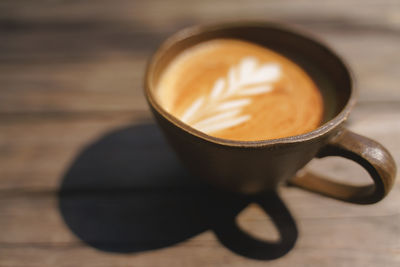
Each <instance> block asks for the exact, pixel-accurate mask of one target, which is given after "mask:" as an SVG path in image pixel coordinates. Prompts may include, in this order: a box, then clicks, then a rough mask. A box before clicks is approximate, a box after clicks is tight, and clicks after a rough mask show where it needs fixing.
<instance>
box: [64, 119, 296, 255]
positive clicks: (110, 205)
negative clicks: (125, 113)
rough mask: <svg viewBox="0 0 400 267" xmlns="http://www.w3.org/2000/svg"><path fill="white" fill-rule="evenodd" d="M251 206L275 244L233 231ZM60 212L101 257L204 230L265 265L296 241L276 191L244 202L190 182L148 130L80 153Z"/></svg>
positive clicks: (129, 131)
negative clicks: (269, 225) (259, 211)
mask: <svg viewBox="0 0 400 267" xmlns="http://www.w3.org/2000/svg"><path fill="white" fill-rule="evenodd" d="M253 202H256V203H258V204H259V205H260V206H261V207H262V208H263V209H264V211H265V212H266V213H267V214H268V215H269V216H270V217H271V219H272V221H273V222H274V224H275V226H276V228H277V230H278V232H279V234H280V240H279V241H277V242H267V241H263V240H258V239H255V238H253V237H251V236H250V235H248V234H247V233H245V232H243V231H241V230H240V228H239V227H238V226H237V225H236V223H235V218H236V216H237V215H238V214H239V213H240V212H241V211H242V210H243V209H244V208H245V207H246V206H247V205H248V204H250V203H253ZM59 209H60V213H61V215H62V217H63V219H64V221H65V223H66V224H67V226H68V227H69V228H70V230H71V231H72V232H73V233H74V234H75V235H77V236H78V237H79V238H80V239H81V240H82V241H84V242H85V243H86V244H88V245H90V246H92V247H94V248H97V249H100V250H103V251H108V252H119V253H132V252H140V251H147V250H154V249H158V248H164V247H168V246H171V245H174V244H176V243H179V242H182V241H184V240H186V239H188V238H190V237H193V236H195V235H197V234H199V233H202V232H204V231H206V230H210V229H211V230H212V231H214V233H215V234H216V236H217V238H218V240H219V241H220V242H221V243H222V244H223V245H224V246H226V247H227V248H229V249H231V250H232V251H234V252H236V253H237V254H240V255H242V256H245V257H249V258H254V259H265V260H267V259H275V258H279V257H281V256H283V255H285V254H286V253H287V252H289V251H290V250H291V249H292V248H293V246H294V244H295V242H296V239H297V236H298V232H297V228H296V224H295V221H294V219H293V218H292V216H291V214H290V212H289V211H288V209H287V208H286V206H285V204H284V203H283V202H282V201H281V199H280V198H279V196H278V195H277V194H276V193H275V192H269V193H268V192H267V193H264V194H261V195H258V196H244V195H239V194H235V193H230V192H226V191H222V190H219V189H216V188H214V187H211V186H209V185H208V184H206V183H204V182H203V181H202V180H200V179H198V178H196V177H194V176H191V175H190V174H189V173H188V172H187V171H186V170H185V169H184V168H183V166H182V165H181V163H180V162H179V160H178V159H177V158H176V156H175V154H174V152H173V151H172V150H171V148H170V147H169V146H168V144H167V143H166V141H165V140H164V138H163V136H162V135H161V133H160V131H159V129H158V128H157V126H156V125H154V124H139V125H134V126H129V127H126V128H122V129H118V130H114V131H112V132H110V133H108V134H106V135H104V136H102V137H101V138H100V139H98V140H96V141H95V142H94V143H92V144H89V145H88V146H87V147H85V148H84V149H83V150H82V151H81V152H80V154H79V155H78V156H77V157H76V159H75V160H74V162H73V163H72V165H71V166H70V167H69V169H68V170H67V171H66V173H65V175H64V177H63V179H62V181H61V187H60V190H59Z"/></svg>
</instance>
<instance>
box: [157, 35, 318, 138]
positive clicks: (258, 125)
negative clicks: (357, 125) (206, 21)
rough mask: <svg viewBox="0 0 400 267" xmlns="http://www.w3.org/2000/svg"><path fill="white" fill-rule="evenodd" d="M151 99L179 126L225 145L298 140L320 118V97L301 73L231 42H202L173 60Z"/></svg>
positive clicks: (266, 52) (272, 55)
mask: <svg viewBox="0 0 400 267" xmlns="http://www.w3.org/2000/svg"><path fill="white" fill-rule="evenodd" d="M156 97H157V100H158V102H159V103H160V105H161V106H162V107H163V108H164V109H165V110H167V111H168V112H169V113H171V114H172V115H174V116H175V117H177V118H179V119H180V120H181V121H183V122H184V123H186V124H188V125H190V126H191V127H193V128H195V129H197V130H199V131H202V132H204V133H206V134H209V135H212V136H215V137H219V138H224V139H230V140H240V141H256V140H266V139H275V138H282V137H288V136H294V135H299V134H303V133H306V132H309V131H312V130H314V129H315V128H317V127H318V126H319V125H320V123H321V120H322V116H323V101H322V97H321V94H320V92H319V90H318V88H317V86H316V85H315V84H314V82H313V81H312V79H311V78H310V77H309V76H308V74H307V73H306V72H305V71H304V70H303V69H301V68H300V67H299V66H298V65H296V64H295V63H294V62H293V61H291V60H290V59H288V58H286V57H284V56H282V55H280V54H278V53H276V52H274V51H272V50H270V49H267V48H265V47H263V46H260V45H257V44H254V43H250V42H245V41H241V40H236V39H214V40H211V41H206V42H202V43H200V44H197V45H195V46H193V47H191V48H189V49H186V50H185V51H184V52H182V53H181V54H179V55H178V56H177V57H176V58H175V59H173V60H172V62H171V63H170V64H169V66H168V67H167V68H166V69H165V70H164V72H163V73H162V75H161V77H160V80H159V82H158V84H157V88H156Z"/></svg>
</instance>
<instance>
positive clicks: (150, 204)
mask: <svg viewBox="0 0 400 267" xmlns="http://www.w3.org/2000/svg"><path fill="white" fill-rule="evenodd" d="M248 18H251V19H272V20H279V21H283V22H286V23H290V24H292V25H295V26H299V27H302V28H303V29H305V30H308V31H310V32H312V33H314V34H315V35H317V36H319V37H320V38H322V39H324V40H325V41H326V42H328V43H329V44H330V45H331V46H332V47H333V48H334V49H335V50H336V51H338V52H339V54H342V55H343V57H344V58H346V59H347V60H348V62H349V64H350V66H351V67H352V69H353V70H354V73H355V76H356V78H357V79H358V88H359V101H358V104H357V106H356V107H355V109H354V112H353V114H352V117H351V118H350V121H349V127H350V128H351V129H352V130H354V131H356V132H358V133H360V134H363V135H367V136H369V137H371V138H373V139H376V140H377V141H379V142H381V143H382V144H383V145H385V146H386V147H387V148H388V149H389V150H390V151H391V152H392V154H393V156H394V157H395V160H396V162H397V164H398V165H400V139H399V138H400V91H399V78H400V2H399V1H398V0H392V1H390V0H388V1H371V0H368V1H361V0H360V1H357V0H346V1H344V0H337V1H330V2H325V1H324V2H323V1H261V0H259V1H246V2H245V1H228V0H223V1H211V0H203V1H196V2H194V1H193V2H192V1H178V0H173V1H164V0H157V1H125V0H118V1H106V0H98V1H13V0H5V1H1V2H0V266H2V267H3V266H263V265H268V266H335V267H338V266H363V267H367V266H393V267H395V266H400V179H399V177H398V179H397V183H396V185H395V187H394V189H393V191H392V192H391V193H390V195H389V196H388V197H387V198H386V199H384V200H383V201H381V202H379V203H377V204H375V205H370V206H360V205H354V204H347V203H343V202H339V201H335V200H332V199H328V198H324V197H321V196H318V195H315V194H312V193H308V192H305V191H302V190H300V189H297V188H290V187H284V188H281V189H280V191H279V192H278V193H279V196H280V197H278V196H274V195H271V196H265V197H266V198H267V199H266V201H270V202H269V203H271V205H270V206H269V208H270V214H269V216H266V215H265V214H264V212H263V211H262V210H261V209H260V208H259V207H258V206H257V205H255V204H249V205H248V200H246V199H243V198H241V197H237V196H230V195H226V196H225V195H224V197H221V196H222V195H223V193H221V194H222V195H221V194H220V195H219V194H215V192H214V191H212V190H211V189H209V188H208V187H207V186H206V185H204V184H202V183H201V182H198V181H195V179H192V177H190V175H189V174H187V173H186V172H185V171H184V170H183V169H182V166H181V165H180V164H179V162H178V161H177V160H176V159H175V156H174V154H173V153H172V152H171V150H170V149H169V147H168V146H167V145H166V144H165V142H164V140H163V139H162V137H161V135H160V133H159V131H158V129H157V128H156V126H155V125H154V123H153V120H152V118H151V115H150V113H149V109H148V107H147V105H146V102H145V100H144V97H143V94H142V78H143V72H144V67H145V64H146V61H147V60H148V58H149V56H150V55H151V53H152V52H153V51H154V50H155V48H156V47H157V45H158V44H159V43H160V42H161V41H162V40H163V39H164V38H165V37H167V36H168V35H170V34H171V33H173V32H175V31H176V30H178V29H181V28H182V27H184V26H188V25H194V24H199V23H210V22H217V21H224V20H229V19H248ZM150 162H153V163H154V164H150ZM309 168H311V169H313V170H314V171H316V172H321V173H324V174H328V175H331V176H334V177H336V178H338V179H339V178H340V177H342V178H349V179H350V178H351V179H352V180H353V179H354V180H356V182H358V180H359V179H358V178H359V177H363V178H365V176H366V174H365V172H364V171H363V170H361V168H360V167H358V166H356V165H355V164H353V163H350V162H348V161H346V160H343V159H335V158H329V159H324V160H320V161H318V162H317V161H313V162H312V163H311V166H310V167H309ZM365 180H366V178H365ZM363 181H364V179H361V182H363ZM280 199H282V200H283V201H284V203H285V205H286V207H287V208H288V209H289V210H290V212H291V214H292V216H293V218H294V220H295V223H296V225H297V230H296V228H295V226H294V225H293V224H291V223H290V220H289V221H287V220H286V221H282V223H281V224H279V225H278V226H276V227H274V226H273V223H272V220H271V218H274V219H276V216H278V219H279V216H282V214H284V212H283V211H282V209H283V208H284V207H285V206H284V205H283V204H282V203H281V202H280ZM224 201H225V202H224ZM226 201H228V202H226ZM242 209H243V211H242V212H241V213H240V215H239V216H238V218H237V220H238V223H239V225H241V226H242V227H243V228H244V229H246V230H247V231H248V232H249V233H251V234H253V235H254V236H257V237H258V238H262V239H264V240H269V241H270V242H272V245H273V246H274V244H275V248H278V250H277V251H276V253H275V252H271V251H273V250H271V251H266V252H265V253H266V254H265V255H266V256H265V257H267V258H268V257H269V258H270V260H255V259H252V258H251V253H250V254H249V251H246V248H244V250H240V249H239V251H237V252H232V250H231V249H235V248H233V247H232V244H233V243H232V242H231V241H232V240H230V239H232V238H233V239H234V236H233V237H232V236H229V235H227V236H223V235H221V233H220V232H218V227H220V228H219V229H223V228H224V224H223V220H224V219H223V216H225V215H226V214H228V215H229V216H232V214H234V213H235V212H239V211H240V210H242ZM228 215H227V216H228ZM286 215H287V214H286ZM274 216H275V217H274ZM286 219H288V218H286ZM289 219H290V218H289ZM221 227H222V228H221ZM275 228H278V230H280V231H283V232H285V231H286V233H289V234H288V236H287V237H285V238H284V239H285V240H283V241H284V242H283V243H285V242H286V245H285V244H284V245H282V244H280V243H274V241H275V242H276V240H278V239H279V235H278V234H277V230H276V229H275ZM225 230H226V229H225ZM216 233H217V234H216ZM218 233H219V234H218ZM228 233H229V231H228ZM217 237H218V238H217ZM229 240H230V241H229ZM296 240H297V241H296ZM233 241H234V240H233ZM294 241H296V243H295V245H294V247H293V242H294ZM273 246H272V247H273Z"/></svg>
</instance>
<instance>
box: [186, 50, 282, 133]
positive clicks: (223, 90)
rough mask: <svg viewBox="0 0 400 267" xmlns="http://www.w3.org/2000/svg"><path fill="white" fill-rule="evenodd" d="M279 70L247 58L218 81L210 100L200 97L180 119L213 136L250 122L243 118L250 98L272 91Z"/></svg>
mask: <svg viewBox="0 0 400 267" xmlns="http://www.w3.org/2000/svg"><path fill="white" fill-rule="evenodd" d="M280 71H281V70H280V66H279V64H276V63H270V64H263V65H258V64H257V59H256V58H254V57H247V58H244V59H243V60H242V61H241V62H240V63H239V65H237V66H233V67H231V68H230V69H229V72H228V74H227V77H225V78H223V77H222V78H219V79H218V80H217V81H216V82H215V83H214V86H213V88H212V90H211V93H210V94H209V96H200V97H198V98H197V99H196V100H195V101H194V102H193V104H192V105H191V106H189V108H188V109H187V110H186V111H185V112H184V113H183V114H182V116H181V117H180V119H181V120H182V121H183V122H186V123H187V124H189V125H191V126H192V127H193V128H195V129H198V130H200V131H202V132H205V133H212V132H216V131H219V130H223V129H226V128H230V127H233V126H236V125H239V124H241V123H243V122H245V121H247V120H249V119H250V118H251V115H249V114H242V109H243V107H245V106H247V105H249V104H250V103H251V98H250V97H251V96H254V95H260V94H265V93H268V92H270V91H271V90H273V85H272V84H271V83H272V82H274V81H276V80H277V79H279V76H280Z"/></svg>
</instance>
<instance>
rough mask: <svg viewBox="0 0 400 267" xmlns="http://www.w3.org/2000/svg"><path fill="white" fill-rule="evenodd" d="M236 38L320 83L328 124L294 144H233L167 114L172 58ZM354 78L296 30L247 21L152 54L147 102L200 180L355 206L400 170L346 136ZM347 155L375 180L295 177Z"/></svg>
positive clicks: (288, 140) (175, 41)
mask: <svg viewBox="0 0 400 267" xmlns="http://www.w3.org/2000/svg"><path fill="white" fill-rule="evenodd" d="M216 38H233V39H239V40H245V41H249V42H252V43H256V44H259V45H262V46H265V47H267V48H269V49H272V50H275V51H277V52H278V53H281V54H283V55H285V56H286V57H288V58H290V59H291V60H293V61H294V62H296V63H297V64H298V65H299V66H300V67H302V68H303V69H304V70H305V71H306V72H307V73H308V74H309V75H310V76H311V77H312V78H313V80H314V82H315V83H316V84H317V86H318V88H319V89H320V91H321V94H322V96H323V99H324V109H325V111H324V118H323V123H322V125H321V126H320V127H318V128H317V129H315V130H313V131H311V132H308V133H305V134H301V135H296V136H291V137H285V138H279V139H272V140H260V141H233V140H227V139H221V138H216V137H213V136H210V135H207V134H205V133H202V132H200V131H198V130H196V129H194V128H192V127H190V126H189V125H187V124H185V123H183V122H182V121H180V120H179V119H177V118H175V117H174V116H173V115H171V114H169V113H168V112H167V111H166V110H165V109H164V108H163V107H162V106H160V104H159V103H158V102H157V100H156V97H155V92H154V90H155V88H156V84H157V82H158V80H159V79H160V75H161V74H162V72H163V70H164V69H165V68H166V67H167V66H168V64H169V63H170V62H171V60H172V59H174V57H176V56H177V55H179V54H180V53H181V52H183V51H184V50H185V49H187V48H189V47H191V46H193V45H196V44H198V43H201V42H204V41H208V40H212V39H216ZM353 83H354V81H353V78H352V75H351V73H350V71H349V69H348V67H347V66H346V65H345V63H344V62H343V60H341V59H340V58H339V57H338V56H337V55H336V54H335V53H334V52H333V51H332V50H331V49H329V48H328V47H327V46H326V45H324V44H322V43H321V42H319V41H316V40H315V39H313V38H310V37H308V36H306V35H304V34H303V33H300V32H299V31H297V30H291V29H289V28H287V27H286V26H283V25H280V24H276V23H270V22H241V23H227V24H220V25H211V26H197V27H192V28H188V29H184V30H182V31H180V32H178V33H176V34H175V35H173V36H172V37H170V38H169V39H167V40H166V41H165V42H164V43H163V44H162V45H161V47H160V48H159V49H158V50H157V51H156V53H155V54H154V55H153V57H152V59H151V60H150V63H149V65H148V67H147V71H146V75H145V86H144V87H145V95H146V98H147V100H148V103H149V104H150V107H151V110H152V112H153V114H154V116H155V118H156V120H157V122H158V124H159V126H160V127H161V129H162V131H163V132H164V134H165V136H166V138H167V140H168V141H169V143H170V144H171V145H172V147H173V148H174V150H175V151H176V153H177V154H178V156H179V157H180V159H181V160H182V161H183V163H184V165H185V166H186V167H188V169H189V170H190V171H191V172H192V173H194V174H196V175H197V176H199V177H202V178H204V179H206V180H208V181H209V182H210V183H212V184H214V185H217V186H219V187H222V188H225V189H228V190H233V191H235V192H240V193H247V194H255V193H260V192H263V191H268V190H275V189H276V188H277V186H278V185H280V184H282V183H285V182H289V183H291V184H294V185H296V186H299V187H301V188H304V189H307V190H310V191H314V192H317V193H320V194H323V195H327V196H330V197H333V198H336V199H340V200H344V201H348V202H353V203H363V204H368V203H374V202H377V201H379V200H381V199H382V198H383V197H385V196H386V194H388V192H389V191H390V189H391V188H392V186H393V184H394V179H395V173H396V166H395V162H394V160H393V158H392V156H391V155H390V154H389V152H388V151H387V150H386V149H385V148H384V147H383V146H382V145H380V144H378V143H377V142H375V141H373V140H371V139H368V138H366V137H363V136H360V135H358V134H356V133H353V132H351V131H349V130H347V129H346V127H345V121H346V119H347V118H348V116H349V114H350V112H351V109H352V107H353V106H354V103H355V88H354V84H353ZM326 156H342V157H345V158H347V159H351V160H354V161H355V162H357V163H358V164H360V165H361V166H362V167H364V168H365V169H366V170H367V171H368V173H369V175H370V176H371V178H372V181H373V182H372V183H371V184H370V185H367V186H353V185H350V184H345V183H338V182H334V181H331V180H328V179H322V178H319V177H315V176H311V175H306V176H296V173H297V172H298V171H299V170H300V169H301V168H302V167H304V166H305V165H306V164H307V163H308V162H309V161H311V160H312V159H313V158H314V157H326Z"/></svg>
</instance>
